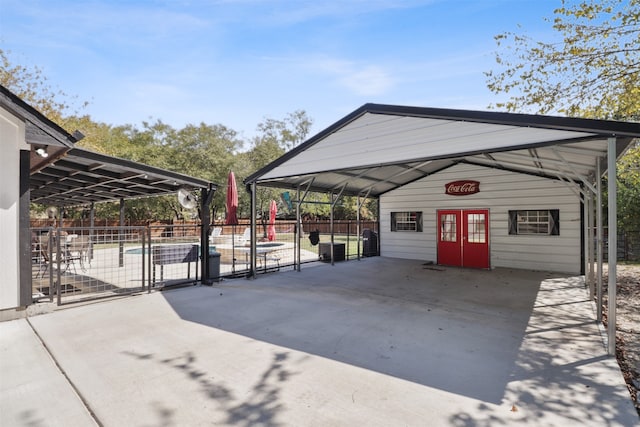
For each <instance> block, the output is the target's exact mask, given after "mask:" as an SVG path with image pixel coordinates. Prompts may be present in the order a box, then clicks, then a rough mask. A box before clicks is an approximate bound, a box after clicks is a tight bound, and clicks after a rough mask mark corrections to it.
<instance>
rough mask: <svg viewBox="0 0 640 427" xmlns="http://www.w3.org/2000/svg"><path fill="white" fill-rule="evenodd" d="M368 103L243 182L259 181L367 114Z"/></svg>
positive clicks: (247, 183)
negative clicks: (263, 176)
mask: <svg viewBox="0 0 640 427" xmlns="http://www.w3.org/2000/svg"><path fill="white" fill-rule="evenodd" d="M368 105H371V104H365V105H363V106H362V107H360V108H358V109H357V110H355V111H353V112H351V113H349V114H348V115H346V116H345V117H343V118H342V119H340V120H338V121H337V122H335V123H334V124H332V125H330V126H329V127H327V128H325V129H324V130H322V131H320V132H318V133H317V134H315V135H314V136H312V137H311V138H309V139H307V140H306V141H305V142H303V143H302V144H300V145H298V146H297V147H295V148H293V149H291V150H290V151H288V152H286V153H285V154H283V155H282V156H280V157H278V158H277V159H276V160H274V161H273V162H271V163H269V164H268V165H266V166H264V167H262V168H260V169H258V170H257V171H256V172H254V173H252V174H251V175H249V176H248V177H246V178H245V179H244V181H243V183H244V184H245V185H249V184H251V183H253V182H255V181H257V180H258V178H260V177H261V176H262V175H264V174H265V173H267V172H269V171H271V170H272V169H275V168H276V167H278V166H280V165H281V164H283V163H284V162H286V161H287V160H289V159H291V158H293V157H295V156H297V155H298V154H299V153H301V152H303V151H305V150H307V149H308V148H310V147H312V146H313V145H315V144H317V143H318V142H320V141H322V140H323V139H324V138H326V137H327V136H329V135H331V134H332V133H334V132H336V131H337V130H338V129H340V128H342V127H344V126H346V125H347V124H349V123H351V122H352V121H354V120H355V119H357V118H358V117H360V116H361V115H363V114H365V113H366V112H367V106H368Z"/></svg>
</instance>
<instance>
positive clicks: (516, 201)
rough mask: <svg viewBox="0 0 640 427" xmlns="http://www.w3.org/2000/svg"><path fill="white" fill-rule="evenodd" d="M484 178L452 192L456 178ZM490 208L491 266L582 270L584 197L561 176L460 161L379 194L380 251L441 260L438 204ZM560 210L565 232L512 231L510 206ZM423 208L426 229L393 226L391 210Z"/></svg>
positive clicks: (562, 226)
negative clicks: (469, 189)
mask: <svg viewBox="0 0 640 427" xmlns="http://www.w3.org/2000/svg"><path fill="white" fill-rule="evenodd" d="M462 179H470V180H475V181H479V182H480V192H479V193H476V194H472V195H466V196H450V195H446V194H445V193H444V188H445V187H444V186H445V184H446V183H448V182H451V181H458V180H462ZM468 208H487V209H489V222H490V228H489V242H490V253H491V255H490V262H491V267H492V268H494V267H511V268H522V269H532V270H547V271H558V272H566V273H575V274H578V273H579V272H580V269H581V261H580V251H581V243H580V234H581V223H580V213H581V205H580V200H579V198H578V197H577V196H576V194H575V193H574V192H573V191H572V190H571V189H569V188H568V187H567V186H566V185H565V184H563V183H562V182H560V181H557V180H551V179H545V178H540V177H536V176H532V175H528V174H520V173H514V172H508V171H504V170H500V169H494V168H487V167H482V166H475V165H468V164H458V165H456V166H453V167H451V168H448V169H445V170H444V171H441V172H439V173H437V174H434V175H432V176H430V177H427V178H423V179H421V180H418V181H415V182H413V183H411V184H408V185H405V186H403V187H400V188H398V189H396V190H393V191H390V192H388V193H386V194H384V195H382V196H381V197H380V241H381V247H380V251H381V255H382V256H387V257H392V258H408V259H418V260H425V261H433V262H436V261H437V234H436V231H437V230H436V229H437V218H436V210H438V209H468ZM515 209H518V210H529V209H530V210H539V209H559V210H560V235H558V236H521V235H509V230H508V223H509V219H508V211H509V210H515ZM392 211H393V212H398V211H400V212H402V211H422V215H423V232H421V233H420V232H392V231H391V212H392Z"/></svg>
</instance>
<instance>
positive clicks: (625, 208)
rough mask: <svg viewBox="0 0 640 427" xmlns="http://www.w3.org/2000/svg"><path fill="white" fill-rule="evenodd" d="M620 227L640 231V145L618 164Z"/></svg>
mask: <svg viewBox="0 0 640 427" xmlns="http://www.w3.org/2000/svg"><path fill="white" fill-rule="evenodd" d="M617 185H618V222H619V225H618V227H619V228H620V229H621V230H629V231H638V230H640V143H636V144H635V146H634V147H632V148H631V149H629V151H627V153H625V155H624V156H623V157H621V159H620V160H619V162H618V180H617Z"/></svg>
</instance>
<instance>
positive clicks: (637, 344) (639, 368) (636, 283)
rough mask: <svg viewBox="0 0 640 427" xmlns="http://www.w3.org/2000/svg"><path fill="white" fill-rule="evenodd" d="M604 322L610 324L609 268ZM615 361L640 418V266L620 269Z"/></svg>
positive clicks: (605, 293) (619, 265)
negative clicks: (608, 302)
mask: <svg viewBox="0 0 640 427" xmlns="http://www.w3.org/2000/svg"><path fill="white" fill-rule="evenodd" d="M603 270H604V271H603V276H604V279H603V285H604V286H603V296H604V297H603V300H604V308H603V311H604V313H603V319H604V321H605V325H606V323H607V320H606V319H607V301H608V298H607V273H608V272H607V268H606V267H605V268H604V269H603ZM617 276H618V280H617V303H618V310H617V319H616V320H617V321H616V329H617V332H616V357H617V359H618V363H619V364H620V368H621V369H622V373H623V374H624V378H625V380H626V382H627V387H628V388H629V392H630V393H631V398H632V399H633V402H634V403H635V405H636V410H637V411H638V414H639V415H640V392H639V390H640V264H629V265H625V264H618V266H617Z"/></svg>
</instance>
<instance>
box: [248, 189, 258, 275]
mask: <svg viewBox="0 0 640 427" xmlns="http://www.w3.org/2000/svg"><path fill="white" fill-rule="evenodd" d="M256 192H257V188H256V183H255V181H254V182H252V183H251V252H250V253H251V256H250V258H251V271H250V272H249V276H250V277H251V278H253V279H255V278H256V231H257V227H256V217H257V215H256V204H257V199H256Z"/></svg>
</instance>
